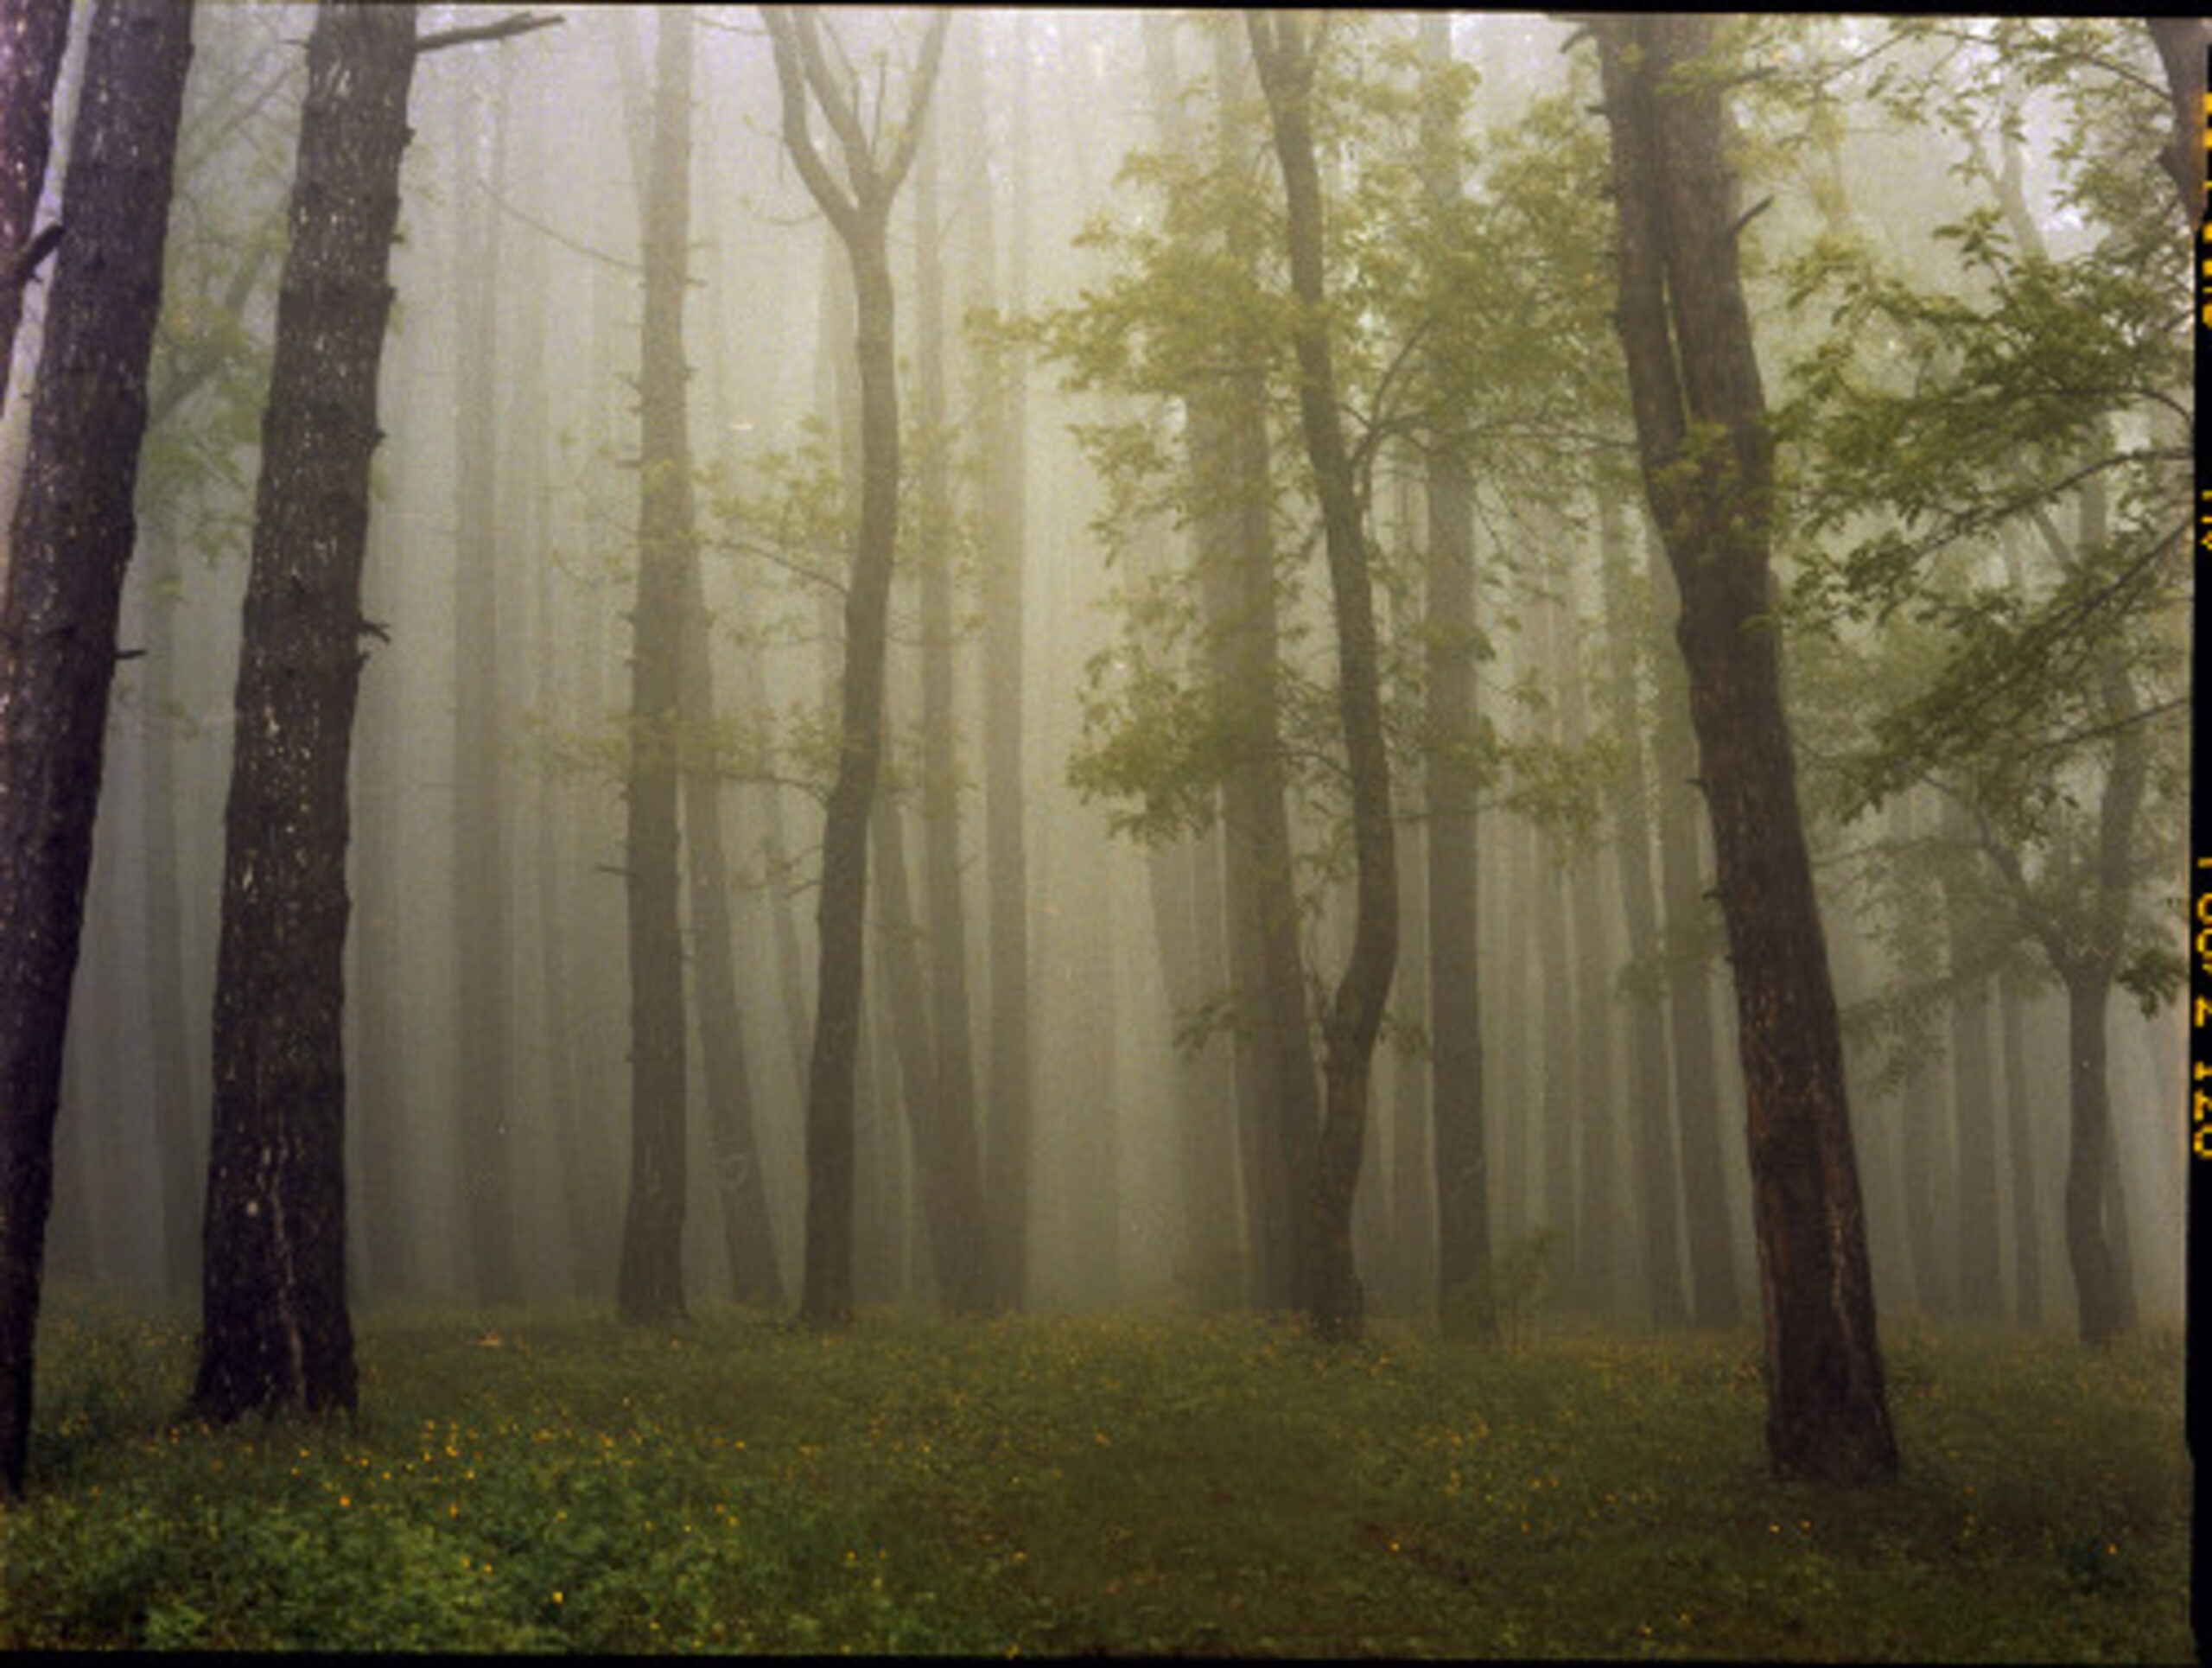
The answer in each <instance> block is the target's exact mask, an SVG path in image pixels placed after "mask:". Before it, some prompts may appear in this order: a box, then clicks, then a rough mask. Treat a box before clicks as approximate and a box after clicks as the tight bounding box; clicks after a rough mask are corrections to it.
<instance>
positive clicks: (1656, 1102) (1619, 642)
mask: <svg viewBox="0 0 2212 1668" xmlns="http://www.w3.org/2000/svg"><path fill="white" fill-rule="evenodd" d="M1599 491H1600V497H1599V516H1598V526H1599V540H1600V544H1601V550H1600V558H1601V561H1602V563H1603V574H1602V577H1601V580H1600V587H1601V589H1603V590H1604V592H1605V643H1606V653H1607V658H1608V659H1611V662H1612V668H1611V674H1610V676H1609V677H1608V678H1607V680H1606V684H1605V690H1604V691H1603V697H1604V700H1605V715H1606V723H1607V724H1608V726H1609V727H1610V728H1611V731H1612V734H1613V737H1614V740H1615V741H1616V742H1618V745H1619V746H1620V748H1621V749H1622V771H1621V777H1620V781H1619V784H1618V791H1619V799H1618V809H1617V813H1616V820H1615V824H1614V835H1613V856H1614V862H1615V864H1616V866H1617V868H1618V872H1619V875H1620V885H1621V913H1622V914H1623V916H1624V918H1625V920H1626V923H1627V926H1628V952H1629V959H1630V963H1631V964H1632V965H1635V966H1637V967H1638V968H1643V969H1649V968H1652V967H1655V966H1656V965H1657V964H1658V961H1659V959H1660V949H1659V903H1658V899H1657V898H1656V895H1655V894H1654V893H1653V890H1652V885H1651V808H1650V800H1649V796H1648V792H1647V787H1648V785H1647V783H1646V781H1645V780H1644V774H1643V735H1644V725H1643V701H1642V698H1641V696H1640V694H1639V691H1638V684H1639V683H1640V681H1641V679H1640V677H1639V673H1640V672H1641V670H1642V662H1643V655H1642V654H1641V653H1639V652H1638V651H1639V645H1638V633H1637V629H1636V624H1635V621H1633V620H1632V619H1631V618H1630V609H1631V608H1632V606H1633V604H1632V602H1631V599H1632V597H1633V596H1634V595H1635V590H1636V585H1635V580H1634V576H1633V570H1632V569H1631V568H1630V563H1629V554H1628V535H1627V530H1626V529H1625V528H1624V527H1623V526H1622V525H1621V505H1620V500H1618V498H1616V497H1615V496H1614V495H1613V494H1612V493H1611V492H1610V491H1609V490H1606V487H1605V484H1603V483H1601V485H1600V488H1599ZM1624 1001H1625V1002H1626V1003H1627V1004H1628V1010H1629V1015H1628V1043H1629V1047H1628V1093H1627V1096H1626V1098H1625V1110H1626V1111H1627V1113H1628V1135H1629V1150H1630V1153H1631V1155H1632V1161H1631V1166H1630V1168H1632V1169H1633V1170H1634V1172H1635V1176H1636V1183H1637V1187H1636V1199H1637V1210H1638V1214H1639V1215H1640V1216H1641V1217H1642V1219H1643V1256H1642V1257H1639V1258H1637V1259H1636V1260H1637V1261H1638V1262H1640V1263H1641V1264H1643V1283H1644V1301H1645V1302H1646V1303H1647V1304H1648V1305H1649V1314H1650V1316H1651V1320H1652V1323H1653V1324H1654V1325H1656V1326H1660V1327H1679V1326H1681V1324H1682V1322H1683V1321H1685V1320H1686V1319H1687V1318H1688V1316H1687V1314H1686V1312H1685V1309H1684V1306H1683V1302H1682V1274H1681V1233H1680V1232H1679V1231H1678V1223H1677V1219H1676V1212H1677V1211H1678V1209H1679V1208H1680V1198H1681V1190H1680V1187H1679V1186H1678V1185H1677V1183H1676V1181H1675V1126H1674V1121H1673V1119H1672V1118H1671V1117H1669V1106H1668V1095H1667V1013H1666V1009H1664V1008H1663V1007H1662V1005H1661V1003H1660V993H1659V991H1658V990H1657V989H1656V988H1653V987H1650V986H1647V985H1644V984H1641V983H1638V984H1637V985H1636V987H1635V988H1633V989H1631V990H1628V991H1627V992H1625V993H1624Z"/></svg>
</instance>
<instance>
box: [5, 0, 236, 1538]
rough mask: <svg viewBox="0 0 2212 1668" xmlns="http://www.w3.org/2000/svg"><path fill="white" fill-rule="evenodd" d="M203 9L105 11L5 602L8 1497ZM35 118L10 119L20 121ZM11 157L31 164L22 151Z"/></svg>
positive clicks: (16, 1484)
mask: <svg viewBox="0 0 2212 1668" xmlns="http://www.w3.org/2000/svg"><path fill="white" fill-rule="evenodd" d="M191 57H192V16H191V12H190V10H189V9H188V7H186V6H183V5H180V4H176V3H173V0H137V3H123V0H108V3H103V4H101V5H100V6H99V9H98V10H96V11H95V12H94V13H93V17H92V35H91V44H90V46H89V47H88V48H87V51H86V65H85V80H84V91H83V93H82V94H81V96H80V99H79V106H78V114H77V127H76V132H75V136H74V143H73V146H72V148H71V161H70V164H69V173H68V179H67V185H66V188H65V190H64V193H63V198H62V217H63V219H64V220H65V221H66V222H67V224H68V225H69V226H70V228H71V229H70V234H69V241H68V246H67V249H66V250H65V251H63V253H62V256H61V259H60V268H59V270H58V271H57V272H56V273H55V276H54V293H53V296H52V299H51V301H50V302H49V304H48V313H47V322H46V345H45V349H44V352H43V354H42V357H41V368H40V372H39V379H38V386H37V390H36V397H35V400H34V402H33V404H32V407H31V426H30V440H29V451H28V454H27V455H26V458H25V462H24V469H23V481H22V489H21V493H20V495H19V496H18V498H17V500H16V507H15V513H14V519H13V521H12V523H11V524H10V529H9V542H8V570H7V575H6V583H7V594H6V596H5V598H4V600H0V1499H13V1498H15V1497H16V1496H18V1495H20V1494H21V1493H22V1488H23V1480H24V1475H23V1474H24V1467H25V1464H26V1461H27V1459H28V1456H29V1439H30V1419H31V1378H32V1358H33V1352H34V1348H35V1340H36V1335H37V1330H38V1305H39V1291H40V1283H41V1271H42V1267H43V1263H42V1257H43V1247H44V1241H45V1234H46V1219H47V1212H48V1207H49V1206H50V1204H51V1201H52V1199H53V1189H54V1118H55V1115H56V1111H57V1109H58V1107H59V1105H60V1092H61V1046H62V1038H63V1035H64V1033H65V1031H66V1030H67V1024H68V1017H69V987H70V982H71V976H72V974H73V972H74V971H75V968H76V965H77V949H78V942H79V935H80V934H81V933H82V931H83V927H84V913H85V888H86V880H87V878H88V876H89V875H90V872H91V868H92V821H93V817H94V813H95V812H96V811H97V809H98V806H99V792H100V767H101V757H102V750H103V748H104V746H105V728H106V723H107V707H108V691H109V688H110V686H111V684H112V682H113V678H114V673H115V654H116V621H117V618H118V612H119V610H120V608H121V605H122V593H123V578H124V570H125V569H126V568H127V567H128V565H129V563H130V548H131V544H132V540H133V538H134V537H135V535H136V532H137V527H136V522H135V519H134V517H133V514H132V508H131V493H132V490H133V487H134V484H135V482H136V479H137V469H138V448H139V442H141V440H142V439H143V437H144V435H145V429H146V373H147V366H148V361H149V360H150V358H151V357H152V351H153V341H154V321H155V315H156V313H157V312H158V311H159V309H160V306H161V293H162V245H163V243H164V241H165V237H166V233H167V230H168V201H169V186H170V179H171V173H172V169H173V166H174V163H175V154H176V130H177V122H178V118H179V114H180V111H181V108H182V105H183V97H184V79H185V69H186V66H187V65H188V63H189V62H190V61H191ZM13 115H14V112H13V111H12V110H11V111H10V119H12V118H13ZM13 160H14V158H13V157H11V158H10V161H11V162H12V161H13Z"/></svg>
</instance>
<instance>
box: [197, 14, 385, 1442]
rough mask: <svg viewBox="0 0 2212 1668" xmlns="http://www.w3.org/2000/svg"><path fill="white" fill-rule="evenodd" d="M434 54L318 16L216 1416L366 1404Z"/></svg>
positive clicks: (204, 1365) (273, 477)
mask: <svg viewBox="0 0 2212 1668" xmlns="http://www.w3.org/2000/svg"><path fill="white" fill-rule="evenodd" d="M415 60H416V41H415V17H414V13H413V11H412V10H411V9H410V10H388V9H385V8H381V7H377V6H370V5H337V4H325V5H324V6H323V7H322V8H321V10H320V11H319V12H318V13H317V15H316V20H315V32H314V34H313V35H312V36H311V37H310V39H309V41H308V91H307V97H306V102H305V104H304V105H303V106H302V111H301V117H300V145H299V167H298V172H297V174H296V177H295V181H294V185H293V190H292V201H291V209H290V216H289V219H290V238H291V242H290V249H289V252H288V253H287V255H286V257H285V261H284V273H283V280H282V282H281V283H280V286H279V289H278V293H277V347H276V359H275V364H274V366H273V369H272V371H271V372H270V386H269V405H268V410H267V413H266V415H265V416H264V419H263V423H262V466H261V479H260V482H259V485H258V488H257V495H256V499H255V504H254V531H253V561H252V566H251V570H250V571H249V574H248V576H247V580H246V594H245V627H244V635H243V637H242V640H241V642H240V646H239V652H238V697H237V700H236V703H235V706H236V711H237V732H236V739H235V742H234V749H235V750H234V752H233V754H232V763H231V789H230V800H229V804H228V805H227V807H226V811H225V814H224V836H225V840H224V872H223V910H222V928H221V933H220V938H219V943H218V947H217V955H216V973H215V1101H214V1118H213V1136H212V1139H211V1142H210V1149H209V1154H208V1166H207V1237H206V1240H205V1242H204V1251H203V1254H204V1257H205V1259H206V1278H205V1282H204V1287H203V1295H202V1313H201V1323H200V1367H199V1375H198V1378H197V1381H196V1382H195V1385H194V1390H193V1404H194V1408H195V1409H196V1410H198V1411H199V1412H200V1415H201V1416H202V1417H210V1418H214V1419H217V1420H230V1419H234V1418H236V1417H238V1416H239V1415H240V1414H243V1413H245V1412H248V1411H273V1410H277V1409H281V1408H286V1407H292V1408H299V1409H304V1410H308V1411H313V1410H317V1409H321V1408H350V1407H351V1406H353V1401H354V1393H355V1382H354V1368H353V1326H352V1321H351V1319H350V1317H349V1316H348V1315H347V1312H346V1176H345V1146H344V1124H345V1110H346V1082H345V1066H344V1051H343V1038H342V1034H341V1033H342V1027H341V1023H340V1015H341V1012H342V1009H343V1006H344V1002H345V982H344V967H345V948H346V917H347V912H348V908H349V903H348V900H347V897H346V842H347V839H348V837H349V835H350V832H351V824H350V814H351V812H350V802H349V799H348V797H347V767H348V762H349V761H350V759H351V757H352V748H353V715H354V710H355V705H356V702H357V700H358V698H359V691H360V676H361V666H362V664H363V661H364V660H365V653H364V651H363V649H362V640H363V638H364V635H365V632H366V631H367V629H368V627H367V624H366V622H365V621H364V620H363V618H362V616H361V568H362V562H363V557H364V555H365V550H366V546H367V541H368V526H369V476H370V459H371V456H372V454H373V453H374V451H375V449H376V445H377V442H378V440H379V439H380V438H381V437H382V435H381V430H379V429H378V426H377V371H378V364H379V362H380V360H381V359H382V356H383V352H384V341H385V322H386V319H387V317H388V316H389V315H390V312H391V285H390V283H389V282H388V279H387V277H386V275H387V273H388V272H389V271H390V267H391V242H392V232H393V230H394V227H395V225H396V223H397V219H398V214H399V166H400V159H401V157H402V156H403V155H404V152H405V150H406V148H407V140H408V127H407V98H408V92H409V89H410V86H411V85H412V83H413V80H414V73H415Z"/></svg>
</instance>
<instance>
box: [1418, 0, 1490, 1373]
mask: <svg viewBox="0 0 2212 1668" xmlns="http://www.w3.org/2000/svg"><path fill="white" fill-rule="evenodd" d="M1451 41H1452V20H1451V19H1450V18H1449V17H1448V16H1445V15H1443V14H1441V13H1431V14H1428V15H1427V16H1423V17H1422V19H1421V46H1422V51H1423V54H1424V56H1425V57H1426V59H1427V61H1428V62H1429V64H1430V66H1431V67H1433V68H1434V69H1437V70H1441V69H1442V68H1443V67H1444V66H1446V64H1448V63H1449V61H1450V60H1451V55H1452V46H1451ZM1422 120H1423V124H1424V125H1423V130H1422V133H1423V139H1424V149H1425V150H1426V152H1427V158H1428V165H1427V168H1426V169H1424V173H1423V181H1422V183H1423V189H1424V190H1425V191H1426V192H1427V194H1428V195H1429V197H1430V199H1431V200H1432V201H1433V203H1434V205H1435V206H1436V207H1437V208H1438V209H1439V210H1440V211H1441V210H1445V209H1448V208H1449V207H1451V206H1452V204H1455V203H1456V202H1458V201H1459V196H1460V190H1461V188H1460V181H1459V167H1458V162H1457V159H1456V154H1455V152H1454V150H1453V148H1452V147H1453V143H1454V138H1455V132H1454V128H1453V124H1449V123H1447V122H1446V119H1445V112H1444V111H1441V110H1440V109H1432V108H1429V107H1427V106H1425V107H1424V109H1423V111H1422ZM1424 485H1425V487H1426V492H1427V511H1428V563H1427V595H1426V596H1425V598H1424V602H1423V608H1422V614H1423V620H1424V627H1425V631H1424V640H1425V641H1426V642H1427V674H1428V724H1429V729H1430V733H1431V735H1432V736H1433V738H1434V740H1435V742H1436V743H1437V744H1438V750H1435V751H1432V752H1431V754H1429V756H1428V758H1427V761H1425V764H1424V768H1425V771H1426V774H1427V789H1428V827H1427V837H1426V844H1427V856H1428V1034H1429V1044H1430V1049H1431V1053H1430V1055H1429V1105H1430V1117H1431V1119H1432V1121H1433V1126H1434V1133H1435V1147H1436V1295H1437V1300H1438V1302H1440V1303H1446V1304H1447V1307H1446V1308H1445V1309H1444V1311H1443V1312H1444V1313H1445V1314H1446V1315H1461V1314H1463V1313H1464V1312H1465V1309H1464V1306H1463V1305H1451V1304H1448V1302H1447V1300H1448V1299H1449V1298H1450V1297H1451V1296H1452V1293H1454V1292H1456V1291H1459V1290H1461V1289H1465V1288H1468V1287H1470V1286H1471V1285H1474V1284H1477V1283H1480V1282H1481V1281H1483V1280H1484V1277H1485V1276H1486V1274H1487V1272H1488V1270H1489V1268H1490V1263H1491V1220H1490V1164H1489V1156H1488V1152H1487V1149H1486V1148H1485V1145H1484V1142H1485V1136H1484V1130H1483V1115H1484V1114H1483V1043H1482V998H1481V987H1480V980H1479V974H1478V956H1477V952H1478V947H1479V945H1480V939H1481V927H1480V920H1481V907H1480V901H1479V900H1480V891H1479V887H1480V879H1479V869H1478V862H1477V858H1478V845H1479V841H1478V835H1477V831H1476V822H1475V783H1474V781H1473V780H1471V777H1470V775H1469V774H1468V772H1467V771H1466V770H1465V768H1464V767H1461V766H1459V764H1458V762H1457V761H1456V760H1455V759H1454V757H1453V756H1452V754H1450V753H1449V752H1446V751H1445V750H1443V749H1444V748H1446V747H1447V746H1449V745H1452V744H1456V745H1458V746H1460V747H1467V748H1471V747H1472V746H1473V745H1474V743H1475V742H1476V739H1477V735H1478V722H1479V720H1478V714H1477V711H1476V671H1477V667H1478V646H1479V644H1480V633H1479V631H1478V627H1477V624H1476V620H1475V521H1474V512H1475V502H1474V485H1473V482H1472V481H1471V479H1470V478H1469V475H1468V472H1467V465H1466V462H1465V459H1463V458H1462V457H1460V456H1459V454H1458V453H1456V452H1454V451H1452V450H1451V449H1447V448H1443V447H1438V448H1434V449H1431V450H1430V451H1429V453H1428V455H1427V479H1426V481H1425V482H1424ZM1468 1318H1469V1319H1471V1321H1474V1323H1475V1330H1476V1332H1477V1334H1478V1335H1480V1336H1485V1337H1488V1336H1494V1335H1495V1333H1496V1327H1497V1320H1496V1317H1495V1315H1480V1314H1474V1315H1469V1316H1468Z"/></svg>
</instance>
